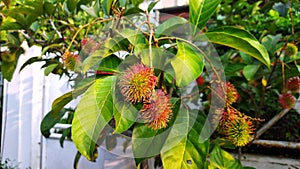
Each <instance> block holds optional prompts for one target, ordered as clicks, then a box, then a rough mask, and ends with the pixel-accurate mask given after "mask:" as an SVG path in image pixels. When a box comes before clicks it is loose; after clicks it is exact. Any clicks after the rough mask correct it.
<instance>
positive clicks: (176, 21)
mask: <svg viewBox="0 0 300 169" xmlns="http://www.w3.org/2000/svg"><path fill="white" fill-rule="evenodd" d="M187 23H188V21H187V20H186V19H184V18H182V17H178V16H175V17H172V18H170V19H168V20H167V21H165V22H163V23H162V24H160V25H159V26H158V27H157V28H156V31H155V36H156V37H160V36H163V35H166V36H170V35H171V34H172V33H173V31H175V30H179V29H181V26H183V25H186V24H187Z"/></svg>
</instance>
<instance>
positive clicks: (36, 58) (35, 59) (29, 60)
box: [19, 57, 43, 72]
mask: <svg viewBox="0 0 300 169" xmlns="http://www.w3.org/2000/svg"><path fill="white" fill-rule="evenodd" d="M40 61H43V58H42V57H31V58H30V59H28V60H27V61H26V62H25V63H24V64H23V65H22V66H21V68H20V71H19V72H21V71H22V70H23V69H24V68H25V67H26V66H28V65H31V64H32V63H34V62H40Z"/></svg>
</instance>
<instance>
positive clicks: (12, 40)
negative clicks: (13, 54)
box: [7, 33, 21, 47]
mask: <svg viewBox="0 0 300 169" xmlns="http://www.w3.org/2000/svg"><path fill="white" fill-rule="evenodd" d="M7 40H8V42H9V43H10V45H12V46H15V47H19V46H20V45H21V43H20V40H19V37H18V34H17V35H15V34H12V33H8V34H7Z"/></svg>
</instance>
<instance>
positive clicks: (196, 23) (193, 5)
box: [189, 0, 221, 35]
mask: <svg viewBox="0 0 300 169" xmlns="http://www.w3.org/2000/svg"><path fill="white" fill-rule="evenodd" d="M220 2H221V0H190V1H189V11H190V22H191V23H192V24H193V25H191V27H192V28H191V31H192V35H196V34H197V29H199V30H201V29H202V28H203V27H204V25H205V24H206V22H207V21H208V20H209V19H210V17H211V16H212V15H213V14H214V12H215V11H216V9H217V7H218V5H219V4H220Z"/></svg>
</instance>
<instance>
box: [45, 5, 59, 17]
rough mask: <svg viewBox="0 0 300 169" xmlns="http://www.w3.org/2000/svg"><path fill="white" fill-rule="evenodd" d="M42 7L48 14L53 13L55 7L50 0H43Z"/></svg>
mask: <svg viewBox="0 0 300 169" xmlns="http://www.w3.org/2000/svg"><path fill="white" fill-rule="evenodd" d="M44 8H45V11H46V13H47V14H48V15H49V16H51V15H53V13H54V11H55V9H56V7H55V5H54V4H53V3H50V2H45V4H44Z"/></svg>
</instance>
